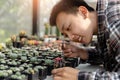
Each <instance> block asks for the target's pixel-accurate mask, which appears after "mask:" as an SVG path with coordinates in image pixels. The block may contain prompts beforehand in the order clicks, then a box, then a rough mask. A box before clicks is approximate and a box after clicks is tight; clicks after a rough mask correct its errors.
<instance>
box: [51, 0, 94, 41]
mask: <svg viewBox="0 0 120 80" xmlns="http://www.w3.org/2000/svg"><path fill="white" fill-rule="evenodd" d="M93 14H95V13H94V9H93V8H92V7H90V6H89V5H88V4H87V3H86V2H85V1H84V0H61V1H60V2H58V3H57V4H56V5H55V6H54V7H53V10H52V12H51V16H50V25H52V26H57V27H58V28H59V30H60V31H61V32H62V33H63V34H65V35H67V36H68V37H69V38H70V39H71V40H73V41H76V42H81V43H89V42H90V41H91V38H92V35H93V32H94V30H93V28H92V27H94V26H96V19H95V20H94V19H91V18H96V17H95V16H94V15H93ZM92 21H95V25H93V23H92ZM90 26H91V28H90Z"/></svg>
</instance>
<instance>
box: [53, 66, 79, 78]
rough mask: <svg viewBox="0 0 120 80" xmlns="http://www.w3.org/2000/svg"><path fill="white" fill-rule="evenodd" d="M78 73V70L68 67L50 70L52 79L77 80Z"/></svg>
mask: <svg viewBox="0 0 120 80" xmlns="http://www.w3.org/2000/svg"><path fill="white" fill-rule="evenodd" d="M78 73H79V70H77V69H74V68H70V67H63V68H58V69H54V70H53V71H52V74H53V79H54V80H78Z"/></svg>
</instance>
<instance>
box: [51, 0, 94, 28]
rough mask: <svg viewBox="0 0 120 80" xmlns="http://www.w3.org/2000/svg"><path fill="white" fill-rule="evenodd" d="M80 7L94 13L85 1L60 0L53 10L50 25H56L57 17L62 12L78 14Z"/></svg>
mask: <svg viewBox="0 0 120 80" xmlns="http://www.w3.org/2000/svg"><path fill="white" fill-rule="evenodd" d="M79 6H85V7H86V8H87V9H88V11H90V12H92V11H94V9H93V8H92V7H90V6H89V5H88V4H87V3H86V2H85V1H84V0H60V1H59V2H58V3H57V4H56V5H55V6H54V7H53V9H52V12H51V15H50V19H49V21H50V25H51V26H55V25H56V17H57V15H58V14H59V13H60V12H66V13H72V14H76V13H77V11H78V7H79Z"/></svg>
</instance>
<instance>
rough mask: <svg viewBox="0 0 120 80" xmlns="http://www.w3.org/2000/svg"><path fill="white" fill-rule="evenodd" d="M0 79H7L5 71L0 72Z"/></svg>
mask: <svg viewBox="0 0 120 80" xmlns="http://www.w3.org/2000/svg"><path fill="white" fill-rule="evenodd" d="M0 77H8V73H7V72H6V71H0Z"/></svg>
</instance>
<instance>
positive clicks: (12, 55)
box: [9, 53, 18, 59]
mask: <svg viewBox="0 0 120 80" xmlns="http://www.w3.org/2000/svg"><path fill="white" fill-rule="evenodd" d="M9 57H10V58H11V59H17V57H18V55H17V54H16V53H11V54H9Z"/></svg>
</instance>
